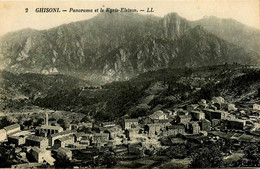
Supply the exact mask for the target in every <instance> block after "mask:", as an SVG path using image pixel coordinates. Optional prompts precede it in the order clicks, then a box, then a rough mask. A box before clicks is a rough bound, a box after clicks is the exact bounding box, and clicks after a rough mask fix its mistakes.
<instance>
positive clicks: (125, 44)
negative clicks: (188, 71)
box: [0, 13, 260, 84]
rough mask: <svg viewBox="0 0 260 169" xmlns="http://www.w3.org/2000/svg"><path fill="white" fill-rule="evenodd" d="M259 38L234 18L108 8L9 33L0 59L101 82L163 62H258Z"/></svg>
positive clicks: (15, 68) (22, 68) (23, 68)
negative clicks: (82, 18)
mask: <svg viewBox="0 0 260 169" xmlns="http://www.w3.org/2000/svg"><path fill="white" fill-rule="evenodd" d="M259 39H260V30H258V29H254V28H251V27H249V26H246V25H243V24H242V23H239V22H237V21H235V20H233V19H219V18H216V17H204V18H202V19H200V20H197V21H189V20H187V19H185V18H182V17H180V16H179V15H178V14H177V13H170V14H167V15H165V16H164V17H162V18H161V17H156V16H152V15H140V14H135V13H112V14H110V13H103V14H98V15H97V16H95V17H93V18H91V19H89V20H85V21H79V22H73V23H70V24H64V25H61V26H58V27H55V28H52V29H48V30H41V31H39V30H33V29H23V30H20V31H17V32H11V33H8V34H6V35H4V36H3V37H1V39H0V51H1V52H0V60H1V62H0V63H1V67H3V68H4V69H6V70H8V71H10V72H14V73H28V72H30V73H40V74H56V73H58V74H65V75H70V76H77V77H79V78H81V79H83V80H89V81H92V82H95V83H98V84H101V83H105V82H111V81H115V80H116V81H117V80H127V79H130V78H132V77H135V76H137V75H138V74H140V73H144V72H147V71H155V70H158V69H162V68H181V67H200V66H212V65H222V64H225V63H227V64H229V63H239V64H254V65H255V64H258V63H259V54H260V48H259V47H260V41H259Z"/></svg>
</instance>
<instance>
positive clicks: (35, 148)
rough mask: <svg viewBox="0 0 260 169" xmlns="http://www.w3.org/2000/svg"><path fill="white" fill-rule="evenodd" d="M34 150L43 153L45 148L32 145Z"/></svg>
mask: <svg viewBox="0 0 260 169" xmlns="http://www.w3.org/2000/svg"><path fill="white" fill-rule="evenodd" d="M32 151H35V152H37V153H43V152H44V151H43V150H41V149H40V148H38V147H32Z"/></svg>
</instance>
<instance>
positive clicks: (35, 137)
mask: <svg viewBox="0 0 260 169" xmlns="http://www.w3.org/2000/svg"><path fill="white" fill-rule="evenodd" d="M26 140H32V141H37V142H40V141H43V140H46V138H45V137H38V136H33V135H31V136H28V137H26Z"/></svg>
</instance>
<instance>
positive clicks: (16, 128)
mask: <svg viewBox="0 0 260 169" xmlns="http://www.w3.org/2000/svg"><path fill="white" fill-rule="evenodd" d="M4 129H5V131H6V134H7V135H10V134H12V133H15V132H19V131H21V126H20V125H19V124H17V123H16V124H12V125H9V126H6V127H4Z"/></svg>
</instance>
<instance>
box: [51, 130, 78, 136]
mask: <svg viewBox="0 0 260 169" xmlns="http://www.w3.org/2000/svg"><path fill="white" fill-rule="evenodd" d="M74 133H76V131H74V130H65V131H62V132H59V133H55V134H52V135H51V137H56V136H62V135H66V134H74Z"/></svg>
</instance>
